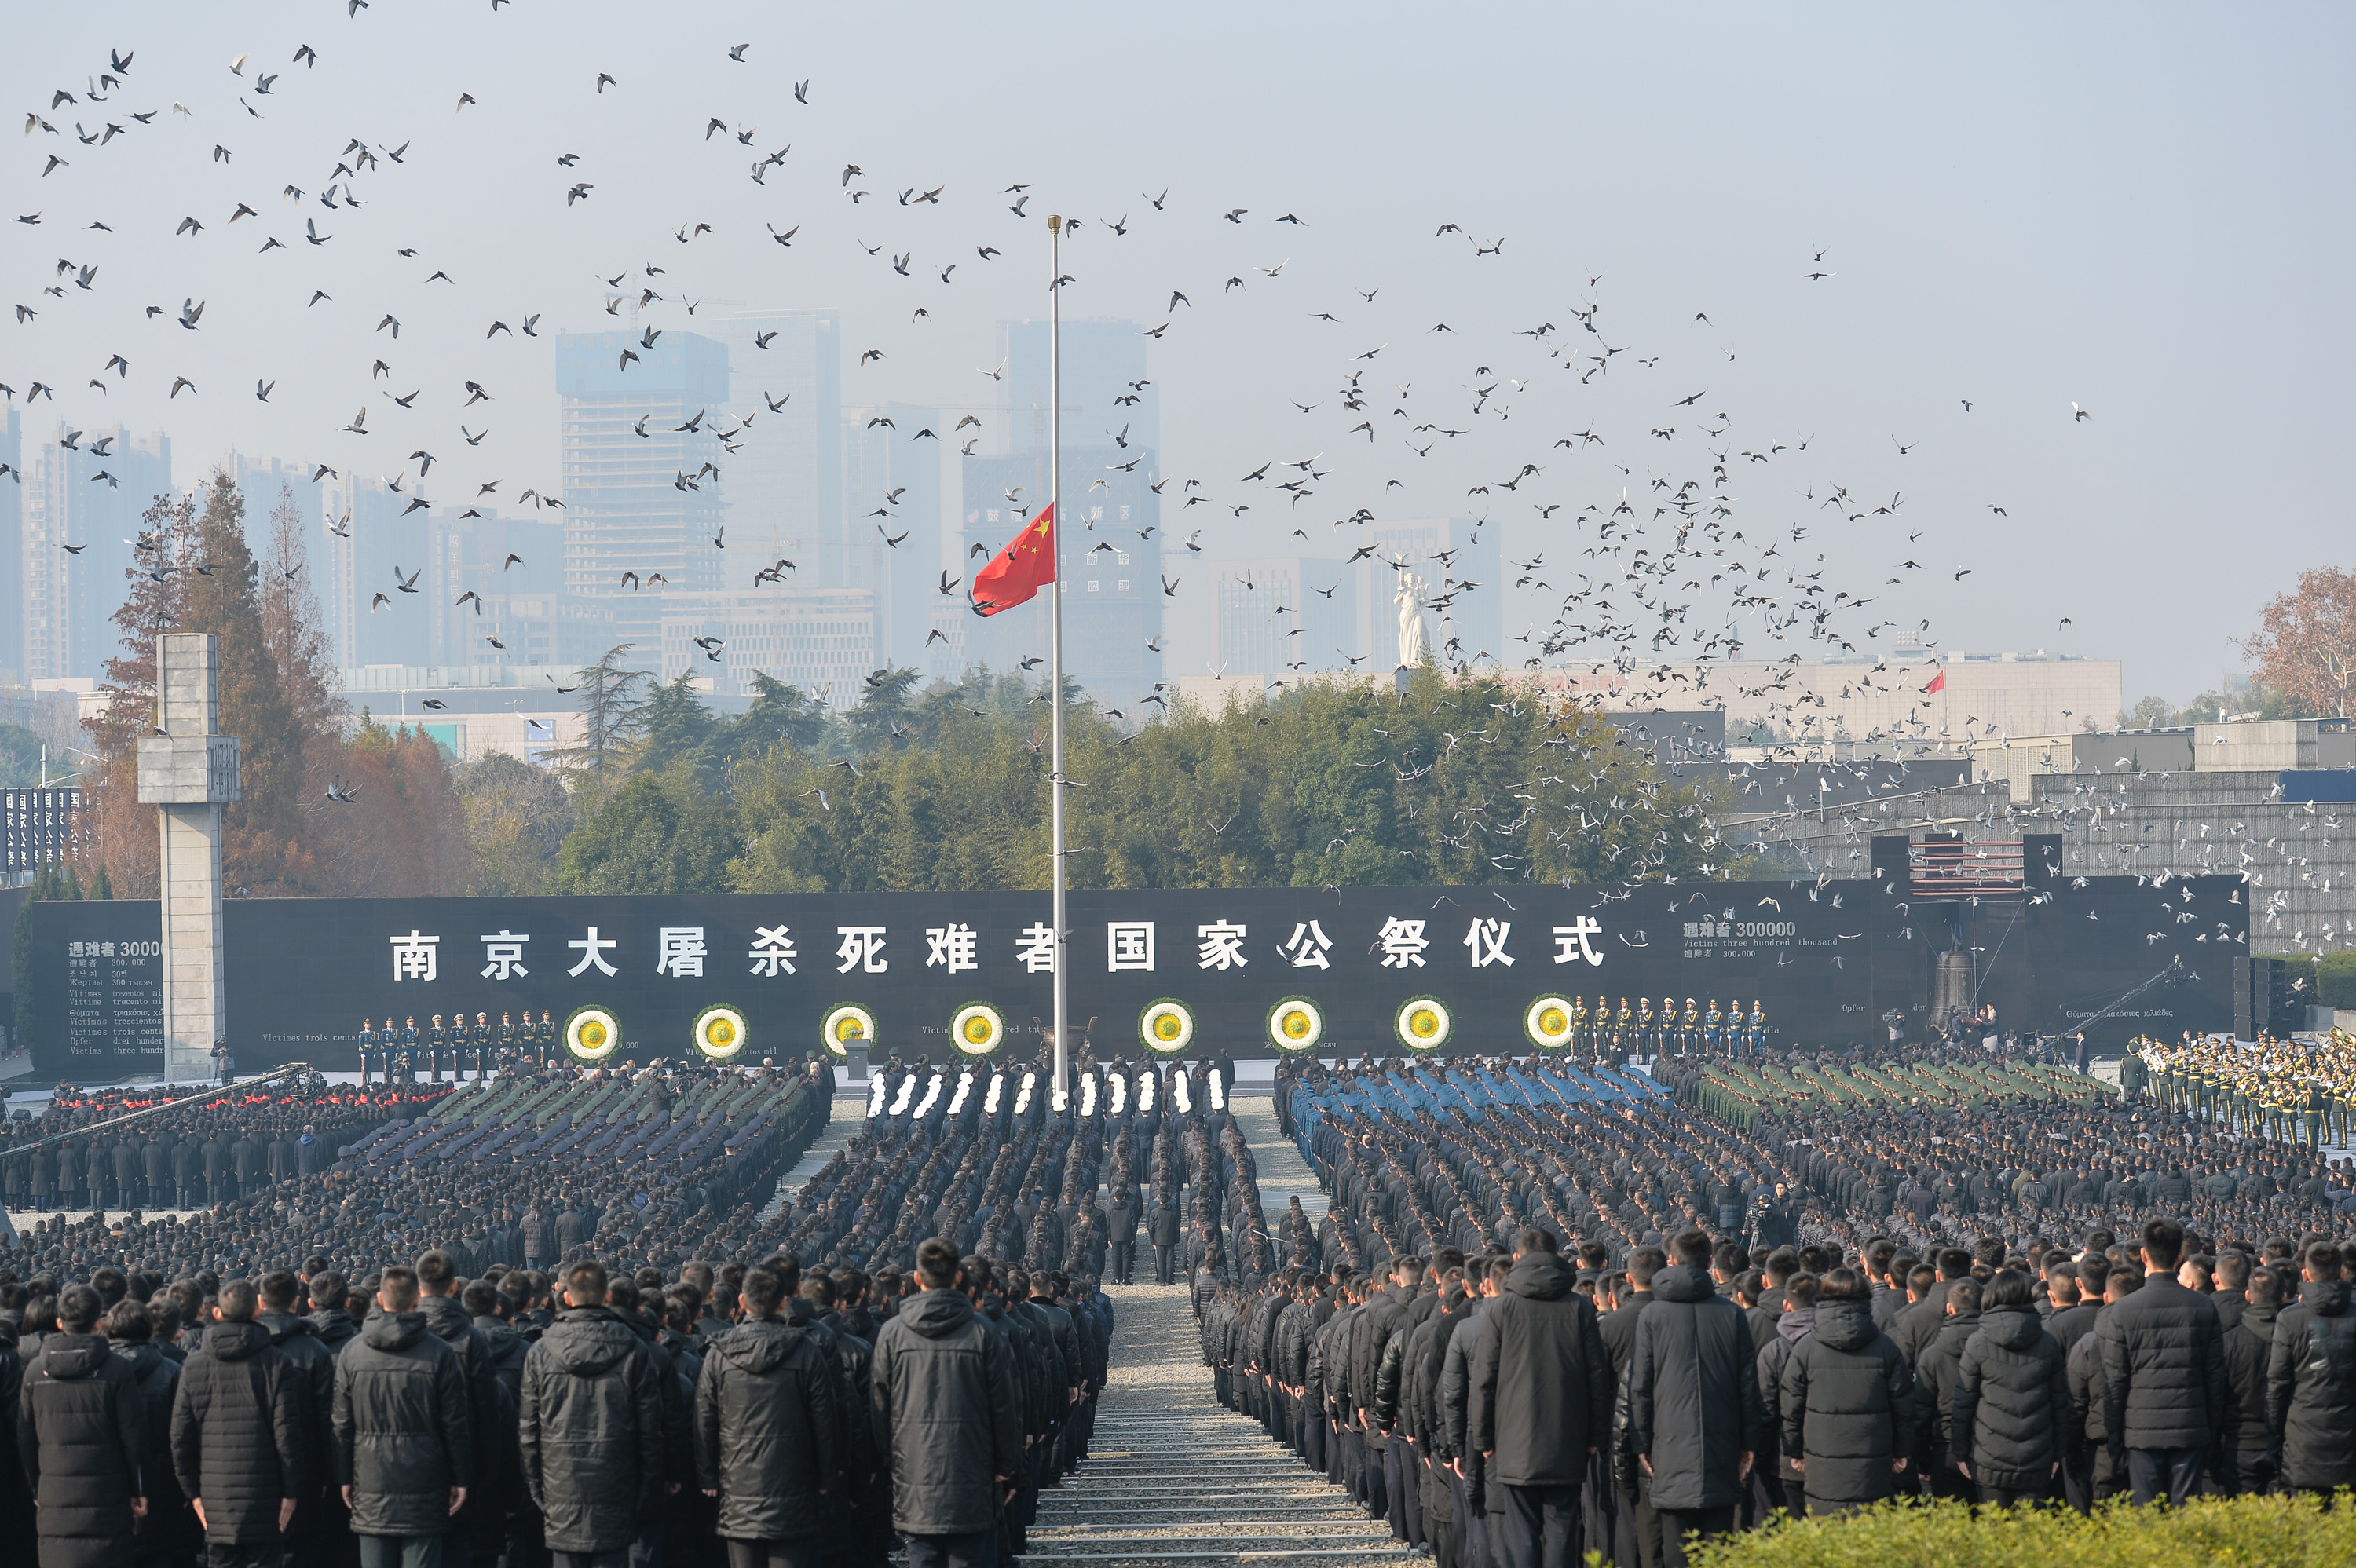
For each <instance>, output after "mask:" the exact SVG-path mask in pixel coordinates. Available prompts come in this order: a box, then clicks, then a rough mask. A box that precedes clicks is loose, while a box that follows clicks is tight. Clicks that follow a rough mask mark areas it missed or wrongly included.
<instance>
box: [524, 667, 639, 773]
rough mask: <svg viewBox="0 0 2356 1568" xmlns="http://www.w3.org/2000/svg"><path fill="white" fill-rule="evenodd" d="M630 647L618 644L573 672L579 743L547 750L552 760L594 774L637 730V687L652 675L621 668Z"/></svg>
mask: <svg viewBox="0 0 2356 1568" xmlns="http://www.w3.org/2000/svg"><path fill="white" fill-rule="evenodd" d="M630 647H631V645H630V644H628V643H618V644H616V645H614V646H613V647H610V648H607V649H606V650H605V653H604V654H602V655H600V656H598V659H597V662H596V663H595V664H594V665H590V666H588V667H585V668H584V669H582V670H580V671H578V672H576V674H575V676H574V677H573V678H574V684H575V685H577V686H578V687H579V688H580V690H581V743H580V744H579V745H577V746H566V747H563V748H562V749H561V750H554V751H552V752H549V756H550V757H551V758H552V760H553V761H555V762H557V763H562V765H563V766H565V767H568V768H573V769H576V770H579V771H581V772H584V773H597V772H599V771H601V770H603V769H604V768H605V766H606V765H607V764H608V763H613V762H616V761H618V760H619V758H620V755H621V752H622V750H623V748H624V747H626V745H627V744H628V743H629V741H630V739H631V737H632V736H633V735H634V734H635V733H636V731H637V709H638V702H637V690H638V688H639V687H640V686H642V685H644V684H645V683H646V682H648V681H650V680H652V679H653V678H654V677H653V676H652V675H650V674H649V673H648V671H646V670H642V669H625V668H624V667H622V660H623V657H624V656H626V655H627V654H628V653H629V651H630Z"/></svg>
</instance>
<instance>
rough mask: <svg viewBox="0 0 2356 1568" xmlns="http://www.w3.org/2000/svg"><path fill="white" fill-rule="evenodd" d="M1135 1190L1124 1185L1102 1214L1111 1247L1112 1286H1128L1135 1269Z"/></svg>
mask: <svg viewBox="0 0 2356 1568" xmlns="http://www.w3.org/2000/svg"><path fill="white" fill-rule="evenodd" d="M1137 1221H1138V1206H1137V1189H1135V1188H1133V1187H1130V1186H1127V1185H1123V1186H1122V1187H1120V1188H1119V1189H1115V1191H1114V1192H1113V1195H1112V1207H1111V1208H1110V1209H1108V1210H1107V1211H1105V1235H1106V1238H1107V1240H1108V1242H1109V1243H1110V1244H1111V1247H1112V1283H1113V1284H1115V1285H1127V1284H1129V1283H1130V1274H1131V1273H1132V1272H1133V1271H1134V1270H1135V1269H1136V1267H1137Z"/></svg>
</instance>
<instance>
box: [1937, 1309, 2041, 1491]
mask: <svg viewBox="0 0 2356 1568" xmlns="http://www.w3.org/2000/svg"><path fill="white" fill-rule="evenodd" d="M2030 1295H2031V1292H2030V1289H2029V1276H2028V1275H2025V1274H2022V1273H2019V1271H2018V1270H2015V1269H2005V1270H2003V1271H2001V1272H2000V1273H1998V1274H1997V1276H1996V1277H1995V1278H1994V1279H1992V1280H1990V1281H1988V1285H1987V1295H1986V1296H1985V1297H1984V1299H1983V1300H1982V1302H1981V1306H1980V1315H1979V1329H1978V1332H1976V1333H1975V1334H1973V1335H1972V1336H1971V1337H1970V1339H1967V1340H1966V1341H1965V1345H1964V1350H1963V1355H1962V1357H1961V1358H1960V1359H1959V1360H1958V1361H1957V1363H1956V1367H1955V1381H1954V1391H1953V1394H1952V1412H1951V1419H1950V1421H1949V1425H1948V1433H1949V1436H1948V1452H1949V1454H1950V1455H1951V1456H1953V1458H1954V1465H1955V1471H1956V1473H1957V1474H1958V1475H1960V1476H1962V1477H1964V1479H1965V1480H1966V1481H1969V1482H1972V1483H1973V1484H1974V1485H1976V1486H1977V1487H1978V1488H1979V1494H1980V1501H1982V1502H1984V1503H1996V1504H1999V1505H2003V1506H2009V1505H2011V1504H2013V1503H2018V1502H2034V1501H2036V1500H2038V1499H2041V1498H2048V1497H2051V1496H2052V1494H2053V1488H2054V1485H2055V1483H2056V1482H2057V1481H2058V1480H2059V1478H2060V1477H2061V1460H2062V1457H2063V1452H2064V1447H2065V1445H2066V1443H2067V1441H2068V1435H2069V1430H2070V1424H2071V1408H2070V1376H2069V1371H2068V1368H2067V1367H2066V1366H2065V1364H2064V1362H2063V1360H2062V1354H2061V1346H2060V1345H2059V1344H2057V1343H2056V1342H2055V1341H2054V1339H2053V1336H2052V1334H2051V1333H2050V1332H2049V1331H2048V1330H2047V1329H2046V1328H2045V1326H2044V1325H2043V1324H2041V1323H2040V1322H2039V1321H2038V1320H2037V1308H2036V1307H2033V1306H2032V1305H2030Z"/></svg>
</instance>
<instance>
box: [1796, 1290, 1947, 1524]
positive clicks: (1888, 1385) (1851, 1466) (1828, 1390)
mask: <svg viewBox="0 0 2356 1568" xmlns="http://www.w3.org/2000/svg"><path fill="white" fill-rule="evenodd" d="M1781 1398H1782V1404H1783V1410H1782V1416H1783V1453H1784V1455H1785V1456H1787V1457H1789V1458H1790V1459H1791V1460H1792V1463H1793V1467H1794V1468H1795V1469H1797V1470H1798V1471H1799V1472H1800V1477H1801V1480H1802V1481H1803V1483H1804V1485H1805V1486H1806V1488H1807V1497H1808V1511H1809V1512H1810V1513H1811V1514H1825V1513H1840V1512H1843V1511H1845V1510H1847V1509H1853V1508H1860V1507H1863V1506H1864V1505H1866V1504H1868V1503H1875V1502H1879V1501H1880V1500H1881V1499H1884V1498H1886V1497H1889V1496H1890V1495H1891V1494H1892V1493H1893V1492H1895V1491H1896V1490H1897V1487H1898V1478H1899V1477H1901V1476H1902V1475H1903V1474H1905V1471H1906V1467H1907V1465H1908V1462H1909V1459H1910V1456H1912V1454H1913V1452H1914V1430H1915V1424H1916V1419H1917V1410H1916V1401H1915V1393H1914V1374H1913V1372H1912V1371H1910V1370H1909V1369H1908V1367H1907V1365H1906V1358H1905V1357H1904V1356H1903V1355H1902V1354H1901V1353H1900V1351H1899V1349H1898V1346H1897V1344H1896V1342H1895V1341H1893V1340H1892V1339H1890V1336H1889V1335H1887V1334H1885V1333H1883V1332H1882V1331H1881V1330H1880V1329H1879V1328H1875V1327H1874V1326H1873V1289H1872V1286H1870V1285H1868V1284H1867V1283H1866V1281H1865V1280H1864V1278H1863V1277H1862V1276H1861V1275H1858V1273H1857V1272H1856V1271H1855V1270H1854V1269H1847V1268H1837V1269H1834V1270H1833V1271H1832V1272H1831V1273H1829V1274H1827V1275H1825V1277H1824V1284H1823V1285H1822V1286H1821V1287H1820V1288H1819V1290H1818V1293H1817V1296H1816V1323H1815V1328H1812V1329H1810V1330H1809V1331H1808V1335H1807V1338H1805V1339H1802V1340H1800V1341H1799V1343H1797V1344H1796V1345H1794V1346H1793V1347H1792V1354H1791V1358H1790V1360H1787V1361H1785V1362H1784V1364H1783V1387H1782V1390H1781Z"/></svg>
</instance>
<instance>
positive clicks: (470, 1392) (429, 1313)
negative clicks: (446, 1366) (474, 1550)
mask: <svg viewBox="0 0 2356 1568" xmlns="http://www.w3.org/2000/svg"><path fill="white" fill-rule="evenodd" d="M417 1310H418V1311H419V1313H420V1314H422V1315H423V1317H424V1318H425V1331H426V1332H427V1333H429V1334H431V1335H433V1336H434V1338H435V1339H439V1340H441V1341H442V1342H443V1343H444V1344H445V1345H447V1346H449V1347H450V1349H451V1351H452V1353H453V1354H455V1356H456V1357H457V1358H458V1371H460V1372H461V1373H462V1374H463V1375H464V1376H465V1378H466V1411H467V1425H468V1426H469V1427H470V1428H471V1429H472V1431H473V1433H474V1444H473V1456H472V1461H471V1463H470V1465H469V1467H468V1468H467V1469H466V1471H465V1472H463V1473H462V1474H461V1475H460V1476H459V1477H458V1480H457V1483H456V1484H457V1485H459V1486H462V1487H464V1488H466V1507H465V1508H463V1509H460V1510H459V1512H458V1523H459V1525H460V1526H461V1527H463V1528H465V1529H467V1530H469V1531H474V1532H475V1533H477V1534H478V1535H479V1534H486V1533H491V1532H494V1531H496V1530H497V1529H498V1526H499V1524H500V1523H501V1521H502V1518H503V1516H504V1515H505V1513H506V1511H507V1508H508V1504H509V1499H510V1498H511V1496H512V1495H513V1487H514V1481H515V1477H513V1476H512V1475H509V1474H506V1473H505V1471H506V1467H505V1466H503V1465H502V1464H501V1463H500V1458H501V1456H502V1454H503V1453H504V1452H505V1449H504V1447H503V1446H502V1445H499V1444H498V1443H497V1441H496V1440H497V1438H498V1436H499V1435H501V1434H504V1433H507V1432H509V1431H510V1430H511V1429H512V1428H513V1427H514V1425H515V1403H514V1397H513V1396H512V1395H511V1394H509V1392H508V1391H507V1390H506V1389H504V1388H502V1387H501V1386H500V1384H499V1376H498V1369H497V1368H496V1367H494V1366H493V1365H492V1364H491V1342H490V1340H489V1339H487V1337H486V1336H485V1335H484V1333H483V1331H482V1330H481V1329H479V1328H476V1327H475V1320H474V1318H473V1317H469V1316H468V1315H467V1312H466V1307H464V1306H463V1305H461V1304H460V1302H459V1301H458V1299H457V1298H456V1297H455V1296H423V1297H421V1298H420V1299H419V1301H418V1303H417ZM493 1555H497V1553H496V1552H494V1553H493Z"/></svg>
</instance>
